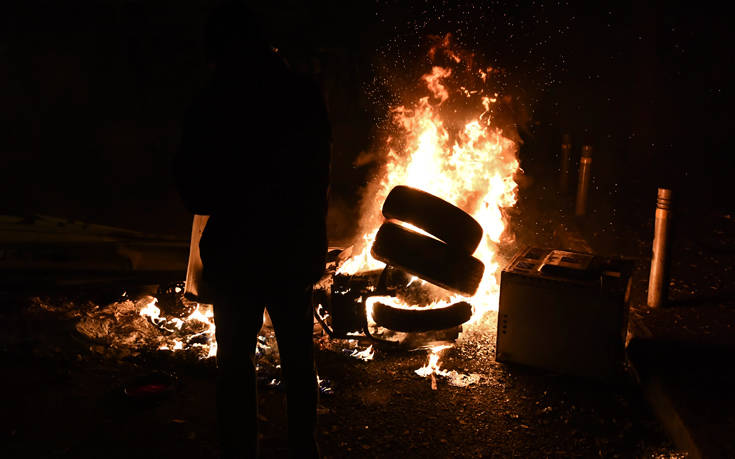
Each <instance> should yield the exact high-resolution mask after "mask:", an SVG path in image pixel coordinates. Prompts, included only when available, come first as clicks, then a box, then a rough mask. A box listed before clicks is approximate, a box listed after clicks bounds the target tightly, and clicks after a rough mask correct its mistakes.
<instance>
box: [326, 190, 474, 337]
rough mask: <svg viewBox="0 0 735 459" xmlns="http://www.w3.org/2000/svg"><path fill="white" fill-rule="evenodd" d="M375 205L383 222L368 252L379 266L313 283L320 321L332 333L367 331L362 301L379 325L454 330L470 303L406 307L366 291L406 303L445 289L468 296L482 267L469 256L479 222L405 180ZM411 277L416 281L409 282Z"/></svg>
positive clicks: (467, 316) (445, 294) (426, 300)
mask: <svg viewBox="0 0 735 459" xmlns="http://www.w3.org/2000/svg"><path fill="white" fill-rule="evenodd" d="M382 211H383V216H384V217H385V218H386V219H388V221H386V222H384V223H383V225H382V226H381V227H380V229H379V230H378V233H377V235H376V237H375V242H374V243H373V245H372V248H371V255H372V256H373V257H374V258H375V259H376V260H379V261H382V262H383V263H385V264H386V267H385V268H384V269H382V270H375V271H367V272H363V273H358V274H355V275H351V276H348V275H342V274H334V275H333V276H332V277H331V279H330V280H331V282H327V283H324V284H323V285H321V286H320V287H318V288H317V289H316V290H315V298H314V305H315V316H316V318H317V320H318V321H319V322H320V324H321V325H322V328H324V329H325V331H327V333H329V334H330V336H334V337H352V336H355V335H358V334H361V333H364V334H365V335H367V336H368V337H371V338H374V337H373V336H372V335H371V334H370V331H369V329H368V320H367V319H368V318H367V312H366V310H367V306H368V303H369V304H370V309H371V311H372V313H371V318H372V320H373V321H374V322H375V324H376V325H378V326H381V327H384V328H386V329H390V330H394V331H399V332H429V331H434V330H451V329H454V330H456V329H458V327H459V326H460V325H462V324H463V323H465V322H467V321H468V320H469V319H470V317H471V316H472V306H471V305H470V304H469V303H467V302H465V301H459V302H456V303H454V304H451V305H449V306H444V307H417V306H414V307H407V306H403V305H402V304H401V303H402V302H400V301H397V302H392V301H370V298H371V297H381V299H382V298H385V297H389V298H398V297H400V298H402V299H404V300H408V301H410V302H411V303H413V304H431V303H432V302H433V301H435V300H436V299H438V298H441V297H445V298H446V297H448V296H449V292H454V293H459V294H461V295H463V296H472V295H474V294H475V292H476V291H477V289H478V287H479V285H480V281H481V280H482V276H483V273H484V270H485V266H484V265H483V263H482V262H481V261H480V260H478V259H477V258H475V257H473V256H472V253H473V252H474V251H475V249H476V248H477V246H478V245H479V243H480V240H481V239H482V227H481V226H480V225H479V223H477V221H475V220H474V219H473V218H472V217H471V216H470V215H469V214H467V213H465V212H464V211H463V210H461V209H459V208H458V207H456V206H454V205H452V204H450V203H448V202H446V201H444V200H443V199H440V198H438V197H436V196H434V195H431V194H429V193H426V192H425V191H422V190H418V189H415V188H410V187H407V186H397V187H395V188H393V190H391V192H390V193H389V194H388V197H387V198H386V200H385V203H384V204H383V209H382ZM413 228H416V229H417V230H414V229H413ZM419 231H420V232H419ZM417 278H418V279H422V281H419V282H414V281H415V280H416V279H417ZM424 281H425V282H424ZM404 302H405V301H404ZM327 318H329V320H327ZM327 322H329V323H327Z"/></svg>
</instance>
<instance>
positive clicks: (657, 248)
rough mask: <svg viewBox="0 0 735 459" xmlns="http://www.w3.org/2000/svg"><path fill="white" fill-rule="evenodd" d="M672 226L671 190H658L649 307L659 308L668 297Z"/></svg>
mask: <svg viewBox="0 0 735 459" xmlns="http://www.w3.org/2000/svg"><path fill="white" fill-rule="evenodd" d="M670 226H671V190H668V189H666V188H659V189H658V197H657V199H656V224H655V227H654V230H653V256H652V257H651V272H650V274H649V276H648V306H650V307H652V308H657V307H659V306H661V305H662V304H663V303H664V302H665V301H666V299H667V297H668V287H669V228H670Z"/></svg>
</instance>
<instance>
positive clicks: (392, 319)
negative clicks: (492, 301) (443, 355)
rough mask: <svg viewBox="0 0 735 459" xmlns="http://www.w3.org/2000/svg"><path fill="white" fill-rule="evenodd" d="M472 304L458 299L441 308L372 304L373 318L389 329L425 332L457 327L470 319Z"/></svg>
mask: <svg viewBox="0 0 735 459" xmlns="http://www.w3.org/2000/svg"><path fill="white" fill-rule="evenodd" d="M470 317H472V306H471V305H470V304H469V303H467V302H465V301H460V302H458V303H454V304H452V305H450V306H446V307H443V308H435V309H429V308H422V309H401V308H396V307H393V306H389V305H387V304H383V303H375V304H374V305H373V320H374V321H375V323H376V324H378V325H380V326H381V327H384V328H387V329H389V330H395V331H400V332H410V333H417V332H426V331H431V330H445V329H447V328H452V327H457V326H459V325H462V324H463V323H465V322H467V321H468V320H470Z"/></svg>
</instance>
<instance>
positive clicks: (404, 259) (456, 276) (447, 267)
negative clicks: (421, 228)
mask: <svg viewBox="0 0 735 459" xmlns="http://www.w3.org/2000/svg"><path fill="white" fill-rule="evenodd" d="M370 253H371V254H372V256H373V257H374V258H375V259H376V260H379V261H382V262H383V263H386V264H389V265H393V266H395V267H397V268H401V269H402V270H404V271H406V272H408V273H410V274H413V275H415V276H417V277H420V278H421V279H424V280H426V281H428V282H431V283H432V284H436V285H438V286H439V287H443V288H445V289H447V290H451V291H453V292H457V293H460V294H462V295H465V296H472V295H474V294H475V292H476V291H477V287H479V285H480V281H481V280H482V275H483V273H484V272H485V265H483V264H482V262H481V261H480V260H478V259H477V258H475V257H473V256H472V255H468V254H466V253H464V252H460V251H457V250H453V249H452V248H451V247H449V246H448V245H447V244H445V243H443V242H441V241H439V240H437V239H434V238H432V237H430V236H425V235H423V234H419V233H417V232H415V231H411V230H409V229H406V228H403V227H402V226H400V225H398V224H396V223H393V222H385V223H383V225H382V226H381V227H380V229H379V230H378V234H377V235H376V236H375V242H374V243H373V247H372V249H371V251H370Z"/></svg>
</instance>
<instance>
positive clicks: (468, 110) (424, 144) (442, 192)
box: [338, 36, 519, 323]
mask: <svg viewBox="0 0 735 459" xmlns="http://www.w3.org/2000/svg"><path fill="white" fill-rule="evenodd" d="M440 53H443V55H444V56H446V57H447V58H449V62H450V63H453V65H454V64H457V65H459V64H462V65H464V66H465V67H467V68H469V67H471V65H472V61H473V59H468V58H465V57H464V56H463V55H462V54H461V53H458V52H454V51H452V50H451V49H449V37H448V36H447V37H445V39H444V40H443V41H442V42H441V44H440V45H439V46H437V47H434V48H432V50H431V52H430V57H432V58H433V57H435V56H436V55H438V54H440ZM491 71H492V69H478V70H476V71H475V70H473V71H472V72H471V73H470V74H471V75H473V76H474V79H475V80H476V81H475V83H477V84H478V85H479V87H478V89H468V88H467V86H462V87H460V88H458V89H456V90H455V89H452V88H450V82H451V81H453V80H452V78H454V77H453V75H454V72H453V71H452V69H450V68H444V67H439V66H434V67H432V69H431V72H430V73H427V74H426V75H424V76H423V77H422V81H423V83H424V84H425V86H426V88H427V89H428V91H429V93H430V94H429V95H426V96H424V97H421V98H419V99H418V101H417V102H415V103H413V104H409V105H401V106H398V107H394V108H392V109H391V112H392V114H393V124H394V126H395V127H396V128H397V130H398V131H399V135H398V136H395V137H390V138H389V139H388V140H387V144H386V149H387V152H386V156H387V158H388V162H387V164H386V165H385V166H384V170H383V173H382V175H381V178H380V180H379V183H378V184H377V190H375V191H374V192H370V193H366V195H368V196H369V198H368V200H367V201H366V202H364V203H363V211H364V212H363V218H362V222H361V226H362V228H364V230H365V232H364V234H363V236H362V240H361V241H360V243H358V246H359V248H360V249H362V250H361V251H359V253H356V254H355V255H354V256H353V257H352V258H350V259H348V260H346V261H345V263H343V264H342V266H341V267H340V269H339V271H338V272H339V273H340V274H355V273H357V272H361V271H367V270H372V269H380V268H382V267H383V263H381V262H379V261H377V260H375V259H373V258H372V257H371V256H370V247H371V246H372V243H373V241H374V239H375V235H376V233H377V229H378V227H379V226H380V224H381V223H382V216H381V215H380V212H381V210H380V209H381V206H382V204H383V202H384V200H385V198H386V196H387V195H388V193H389V192H390V190H391V189H393V188H394V187H395V186H397V185H407V186H410V187H414V188H419V189H421V190H424V191H427V192H429V193H431V194H434V195H436V196H439V197H440V198H442V199H444V200H446V201H448V202H450V203H452V204H454V205H456V206H458V207H460V208H461V209H463V210H464V211H465V212H467V213H469V214H470V215H472V216H473V217H474V218H475V219H476V220H477V221H478V222H479V223H480V225H481V226H482V228H483V230H484V235H483V241H482V242H481V243H480V246H479V247H478V248H477V250H476V251H475V253H474V256H475V257H477V258H479V259H480V260H481V261H482V262H483V263H484V264H485V275H484V277H483V279H482V282H481V284H480V288H479V289H478V292H477V293H476V295H475V296H473V297H472V299H471V300H469V299H467V298H464V297H462V296H460V295H455V296H453V297H451V298H450V299H448V300H444V301H443V302H441V303H437V304H434V305H432V307H441V306H446V305H449V304H452V303H455V302H457V301H462V300H468V301H469V302H470V303H471V304H472V305H473V307H474V311H473V316H472V319H471V320H470V322H469V323H478V322H479V321H481V319H482V318H483V316H484V315H485V313H486V312H488V311H493V310H497V305H498V292H499V287H498V282H497V278H496V275H497V271H498V268H499V266H498V263H497V261H496V253H497V247H498V243H499V241H500V238H501V236H502V234H503V231H504V230H505V227H506V222H505V221H504V217H503V214H502V212H501V209H502V208H504V207H510V206H513V205H514V204H515V202H516V183H515V182H514V180H513V176H514V174H515V173H516V172H517V171H518V169H519V163H518V160H517V159H516V150H517V146H516V144H515V143H514V142H513V141H511V140H510V139H508V138H506V137H504V136H503V133H502V131H501V130H500V129H498V128H496V127H494V126H493V122H492V108H493V107H492V106H493V104H494V103H495V102H496V101H497V100H498V97H497V94H496V93H490V92H489V91H488V90H487V88H486V87H485V86H486V85H485V83H486V80H487V79H489V78H488V77H489V74H490V72H491ZM458 73H459V72H458ZM455 95H459V96H460V97H462V98H464V101H465V102H466V103H465V104H464V105H463V106H462V107H463V108H462V110H463V111H464V112H465V113H457V110H445V107H446V105H447V102H448V101H452V97H453V96H455ZM458 119H460V121H459V122H458V121H457V120H458ZM396 301H397V300H394V301H392V302H391V303H392V304H395V303H396ZM422 306H426V305H422ZM368 315H369V314H368Z"/></svg>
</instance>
